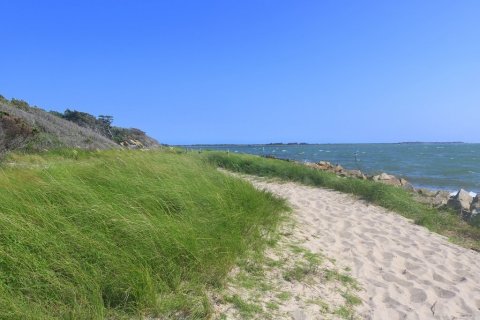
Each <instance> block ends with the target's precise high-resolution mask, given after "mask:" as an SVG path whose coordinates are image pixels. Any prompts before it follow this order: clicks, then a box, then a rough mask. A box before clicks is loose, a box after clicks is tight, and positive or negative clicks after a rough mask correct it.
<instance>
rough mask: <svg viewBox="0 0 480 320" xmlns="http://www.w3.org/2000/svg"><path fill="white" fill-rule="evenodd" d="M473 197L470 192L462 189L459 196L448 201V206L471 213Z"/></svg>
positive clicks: (458, 193)
mask: <svg viewBox="0 0 480 320" xmlns="http://www.w3.org/2000/svg"><path fill="white" fill-rule="evenodd" d="M472 202H473V197H472V196H471V195H470V193H469V192H467V191H465V190H463V189H460V190H459V191H458V192H457V194H456V195H455V196H453V197H451V198H450V199H449V200H448V203H447V204H448V206H449V207H451V208H453V209H455V210H459V211H461V212H469V211H470V206H471V205H472Z"/></svg>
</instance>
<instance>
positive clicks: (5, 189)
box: [0, 150, 285, 319]
mask: <svg viewBox="0 0 480 320" xmlns="http://www.w3.org/2000/svg"><path fill="white" fill-rule="evenodd" d="M283 210H285V204H284V202H283V201H281V200H279V199H277V198H275V197H273V196H272V195H271V194H268V193H265V192H259V191H257V190H255V189H254V188H253V187H252V186H251V185H250V184H248V183H246V182H244V181H242V180H240V179H237V178H234V177H229V176H227V175H224V174H222V173H220V172H218V171H217V170H216V169H215V167H213V166H211V165H208V164H207V163H205V162H204V161H202V159H201V158H200V157H199V156H198V155H194V154H177V152H176V151H173V152H171V153H169V152H159V151H122V150H120V151H102V152H93V151H92V152H87V151H80V150H78V151H73V150H59V151H55V152H48V153H44V154H39V155H11V156H9V157H8V158H6V159H4V162H3V165H2V166H1V167H0V318H1V319H104V318H115V319H119V318H132V317H134V318H141V317H143V316H161V317H163V318H186V319H188V318H192V319H193V318H208V317H209V315H210V313H211V306H210V303H209V300H208V298H207V294H206V292H207V291H208V290H211V289H215V288H219V287H221V286H222V283H223V281H224V280H225V277H226V275H227V273H228V272H229V270H230V269H231V268H232V266H233V265H234V263H235V261H236V260H237V259H238V258H239V257H242V256H245V255H246V253H247V252H251V251H252V250H253V251H261V250H262V248H263V246H264V245H265V243H266V241H265V236H266V235H268V233H269V232H271V231H273V230H274V228H275V227H276V225H277V224H278V222H279V220H280V215H279V213H280V212H282V211H283ZM237 302H238V301H237ZM247 309H248V308H247ZM252 310H253V309H252Z"/></svg>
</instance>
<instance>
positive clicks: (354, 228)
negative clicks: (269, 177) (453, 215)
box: [252, 179, 480, 320]
mask: <svg viewBox="0 0 480 320" xmlns="http://www.w3.org/2000/svg"><path fill="white" fill-rule="evenodd" d="M252 182H253V184H254V185H255V186H256V187H258V188H261V189H266V190H269V191H271V192H273V193H275V194H277V195H279V196H281V197H284V198H286V199H288V201H289V202H290V203H291V204H292V205H293V207H294V209H295V211H294V215H295V219H296V220H297V221H298V223H299V228H297V230H299V231H298V232H299V233H300V236H301V237H304V239H305V240H306V242H305V244H304V245H305V246H306V247H307V248H309V249H311V250H313V251H316V252H323V253H324V254H325V255H327V256H329V257H332V258H335V259H336V260H337V261H338V262H339V263H340V264H343V265H345V266H347V267H350V268H351V270H352V275H353V276H354V277H356V279H357V280H358V281H359V282H360V283H361V285H362V287H363V289H364V291H363V292H361V293H360V297H361V298H362V299H363V301H364V304H363V306H362V307H360V309H359V311H360V315H361V316H362V317H363V318H365V319H382V320H385V319H391V320H394V319H479V320H480V254H479V253H476V252H474V251H471V250H467V249H464V248H461V247H459V246H456V245H454V244H451V243H449V242H448V241H447V240H446V239H445V238H444V237H442V236H440V235H437V234H434V233H431V232H429V231H428V230H426V229H425V228H423V227H420V226H416V225H414V224H412V223H411V222H409V221H408V220H407V219H405V218H403V217H401V216H400V215H397V214H394V213H391V212H388V211H387V210H385V209H383V208H381V207H377V206H374V205H369V204H367V203H366V202H364V201H361V200H358V199H356V198H354V197H353V196H351V195H347V194H342V193H339V192H335V191H331V190H325V189H320V188H312V187H307V186H301V185H298V184H294V183H284V184H282V183H274V182H266V181H263V180H257V179H253V180H252Z"/></svg>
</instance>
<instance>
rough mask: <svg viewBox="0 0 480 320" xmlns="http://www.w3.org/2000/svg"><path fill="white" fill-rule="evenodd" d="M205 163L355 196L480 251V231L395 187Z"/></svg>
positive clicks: (225, 158)
mask: <svg viewBox="0 0 480 320" xmlns="http://www.w3.org/2000/svg"><path fill="white" fill-rule="evenodd" d="M204 157H205V159H206V160H207V161H208V162H210V163H212V164H214V165H216V166H219V167H222V168H225V169H228V170H231V171H234V172H241V173H246V174H252V175H256V176H262V177H270V178H279V179H282V180H285V181H295V182H299V183H302V184H306V185H312V186H318V187H324V188H329V189H333V190H337V191H341V192H345V193H350V194H354V195H356V196H359V197H361V198H362V199H365V200H366V201H369V202H372V203H375V204H377V205H380V206H382V207H384V208H386V209H389V210H392V211H395V212H397V213H399V214H401V215H403V216H405V217H406V218H409V219H412V220H413V221H414V222H415V223H417V224H419V225H422V226H424V227H426V228H428V229H429V230H431V231H433V232H437V233H440V234H442V235H445V236H447V237H449V238H450V239H451V240H452V241H453V242H455V243H458V244H460V245H462V246H464V247H467V248H472V249H474V250H477V251H478V250H480V228H478V227H475V226H472V225H469V224H467V223H466V222H465V221H463V220H462V219H461V218H460V217H459V216H458V215H457V214H456V213H454V212H453V211H451V210H445V211H442V210H438V209H435V208H431V207H429V206H427V205H425V204H422V203H419V202H417V201H415V200H414V199H413V197H412V194H410V193H409V192H407V191H406V190H403V189H401V188H398V187H394V186H389V185H385V184H382V183H378V182H374V181H370V180H361V179H354V178H342V177H338V176H337V175H335V174H333V173H330V172H325V171H321V170H316V169H313V168H310V167H307V166H304V165H302V164H299V163H295V162H289V161H283V160H278V159H268V158H262V157H259V156H252V155H240V154H230V153H225V152H206V153H204Z"/></svg>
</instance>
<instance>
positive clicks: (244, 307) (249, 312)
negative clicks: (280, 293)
mask: <svg viewBox="0 0 480 320" xmlns="http://www.w3.org/2000/svg"><path fill="white" fill-rule="evenodd" d="M225 301H227V302H229V303H231V304H233V305H234V306H235V308H236V309H237V310H238V312H239V313H240V314H241V315H242V316H243V317H244V318H249V317H252V316H253V315H255V314H259V313H262V312H263V309H262V307H261V306H260V305H258V304H255V303H251V302H247V301H245V300H243V299H242V298H241V297H240V296H238V295H233V296H231V297H226V298H225Z"/></svg>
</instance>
